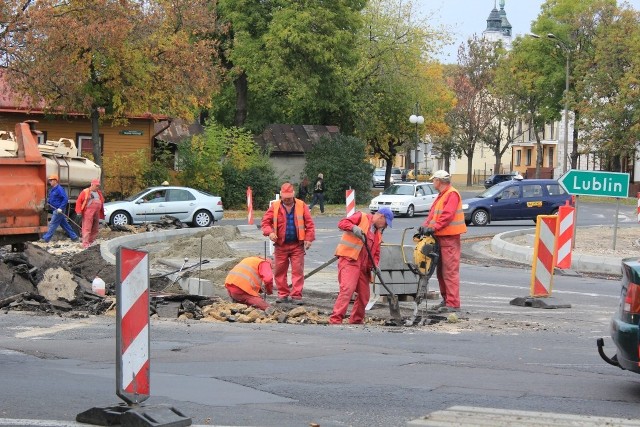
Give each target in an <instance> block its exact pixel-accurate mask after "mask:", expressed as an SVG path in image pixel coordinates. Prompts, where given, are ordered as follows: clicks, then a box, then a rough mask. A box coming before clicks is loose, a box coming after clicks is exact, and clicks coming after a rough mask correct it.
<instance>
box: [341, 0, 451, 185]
mask: <svg viewBox="0 0 640 427" xmlns="http://www.w3.org/2000/svg"><path fill="white" fill-rule="evenodd" d="M363 19H364V23H365V25H364V26H363V28H362V29H361V31H360V33H359V35H358V43H357V46H358V49H359V52H360V53H359V58H360V60H359V62H358V64H357V66H356V67H355V68H354V69H353V70H351V74H350V77H349V79H348V81H349V82H350V85H351V92H352V93H353V103H352V106H351V109H352V111H353V112H354V117H355V122H354V123H353V127H354V129H355V132H354V133H355V135H357V136H358V137H359V138H361V139H363V140H365V141H366V142H367V144H368V145H369V147H370V148H371V151H372V153H373V155H375V156H376V157H378V158H380V159H383V160H385V164H386V167H387V170H386V175H385V178H386V182H387V184H388V183H389V177H390V174H391V166H392V165H393V162H394V161H395V158H396V155H397V154H399V153H402V152H408V151H409V150H410V149H414V148H415V146H416V142H417V141H416V130H415V127H414V125H412V124H411V123H409V116H410V115H411V114H412V112H413V113H416V114H417V113H419V114H420V115H422V116H423V117H424V118H425V124H424V126H420V127H419V128H418V131H419V132H421V133H422V134H423V135H424V134H426V133H429V134H431V135H433V136H435V135H439V134H442V133H446V131H447V128H446V125H445V124H444V116H445V114H446V112H447V111H448V110H449V109H450V108H451V106H452V103H453V95H452V94H451V92H450V91H449V90H448V88H447V86H446V85H445V81H444V76H443V69H442V67H441V66H440V65H439V64H437V63H435V62H433V61H431V60H430V59H429V58H430V54H432V53H433V49H435V48H436V47H437V46H439V45H440V44H441V43H442V42H443V41H444V40H446V33H440V32H437V31H435V30H434V29H433V28H432V27H431V26H429V24H428V22H427V20H426V19H425V18H421V17H420V16H419V15H417V14H416V12H415V5H414V4H413V3H412V2H406V1H400V0H372V1H370V2H369V4H368V5H367V7H366V8H365V10H364V11H363ZM416 103H418V105H419V106H420V111H419V112H417V111H413V110H414V106H415V105H416ZM406 166H407V167H408V166H409V165H408V164H407V165H406Z"/></svg>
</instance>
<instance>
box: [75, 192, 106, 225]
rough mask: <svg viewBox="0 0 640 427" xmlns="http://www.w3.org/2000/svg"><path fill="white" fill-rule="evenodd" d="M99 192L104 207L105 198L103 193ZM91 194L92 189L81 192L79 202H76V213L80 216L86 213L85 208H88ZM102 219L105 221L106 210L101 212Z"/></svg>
mask: <svg viewBox="0 0 640 427" xmlns="http://www.w3.org/2000/svg"><path fill="white" fill-rule="evenodd" d="M96 191H97V192H98V196H99V197H100V201H101V202H102V205H103V206H104V196H103V195H102V191H100V190H96ZM90 194H91V189H90V188H85V189H84V190H82V191H81V192H80V195H79V196H78V200H76V213H77V214H78V215H82V213H83V212H84V208H86V207H87V202H88V201H89V197H90V196H89V195H90ZM100 219H104V209H102V210H100Z"/></svg>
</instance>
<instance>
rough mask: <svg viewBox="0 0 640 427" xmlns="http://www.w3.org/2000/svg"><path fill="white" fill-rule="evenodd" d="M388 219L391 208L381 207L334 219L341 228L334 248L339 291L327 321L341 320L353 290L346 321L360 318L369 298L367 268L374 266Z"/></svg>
mask: <svg viewBox="0 0 640 427" xmlns="http://www.w3.org/2000/svg"><path fill="white" fill-rule="evenodd" d="M392 221H393V212H391V209H389V208H387V207H383V208H380V209H379V210H378V212H376V213H375V214H373V215H372V214H365V213H362V212H356V213H354V214H353V215H351V216H349V217H346V218H343V219H341V220H340V222H338V228H339V229H340V230H342V231H344V233H343V234H342V238H341V239H340V243H338V247H337V248H336V256H338V283H339V285H340V292H339V293H338V298H336V302H335V304H334V306H333V312H332V313H331V316H330V317H329V323H332V324H341V323H342V318H343V317H344V315H345V313H346V312H347V308H348V307H349V302H350V301H351V296H352V295H353V293H354V292H356V293H357V294H358V296H357V298H356V300H355V302H354V303H353V308H352V310H351V316H350V317H349V323H352V324H359V323H363V322H364V309H365V307H366V306H367V303H368V302H369V294H370V291H369V282H370V281H371V269H372V268H374V267H376V266H377V265H378V263H379V261H380V243H382V231H383V230H384V229H385V228H387V227H391V222H392ZM365 244H366V245H367V246H368V247H369V250H370V251H371V255H372V257H373V261H374V262H375V266H374V265H373V264H372V263H371V258H370V257H369V254H368V253H367V249H366V248H365V247H364V245H365Z"/></svg>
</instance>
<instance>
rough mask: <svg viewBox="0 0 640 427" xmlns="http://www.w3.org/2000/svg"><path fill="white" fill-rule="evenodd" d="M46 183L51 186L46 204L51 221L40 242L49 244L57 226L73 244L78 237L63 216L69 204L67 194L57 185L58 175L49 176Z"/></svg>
mask: <svg viewBox="0 0 640 427" xmlns="http://www.w3.org/2000/svg"><path fill="white" fill-rule="evenodd" d="M48 181H49V185H50V186H51V190H49V197H48V198H47V203H48V205H49V208H51V209H52V214H51V221H49V230H47V232H46V233H45V234H43V235H42V240H44V241H45V243H49V240H51V238H52V237H53V233H55V232H56V229H57V228H58V226H60V227H62V229H63V230H64V231H65V233H67V235H68V236H69V238H70V239H71V240H72V241H74V242H75V241H76V240H78V235H77V234H76V233H75V231H73V228H71V226H70V225H69V223H68V222H67V217H66V216H65V214H64V210H65V208H66V207H67V203H68V202H69V198H68V197H67V192H66V191H64V188H62V186H61V185H59V184H58V181H59V179H58V175H56V174H53V175H49V178H48Z"/></svg>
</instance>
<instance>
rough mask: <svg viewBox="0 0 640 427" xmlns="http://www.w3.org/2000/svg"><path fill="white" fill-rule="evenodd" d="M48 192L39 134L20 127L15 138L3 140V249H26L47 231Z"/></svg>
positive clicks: (0, 212) (0, 225)
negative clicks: (13, 247)
mask: <svg viewBox="0 0 640 427" xmlns="http://www.w3.org/2000/svg"><path fill="white" fill-rule="evenodd" d="M46 191H47V165H46V160H45V158H44V157H43V156H42V154H41V153H40V150H39V149H38V136H37V132H36V131H35V130H34V129H32V128H31V127H30V126H29V123H18V124H16V128H15V138H13V139H0V245H9V244H11V245H14V246H16V245H22V244H24V242H28V241H34V240H38V239H39V238H40V234H41V233H45V232H46V231H47V210H46V209H45V203H46V197H47V194H46Z"/></svg>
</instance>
